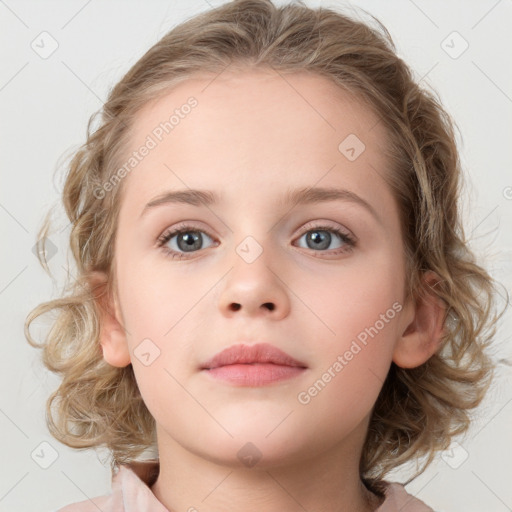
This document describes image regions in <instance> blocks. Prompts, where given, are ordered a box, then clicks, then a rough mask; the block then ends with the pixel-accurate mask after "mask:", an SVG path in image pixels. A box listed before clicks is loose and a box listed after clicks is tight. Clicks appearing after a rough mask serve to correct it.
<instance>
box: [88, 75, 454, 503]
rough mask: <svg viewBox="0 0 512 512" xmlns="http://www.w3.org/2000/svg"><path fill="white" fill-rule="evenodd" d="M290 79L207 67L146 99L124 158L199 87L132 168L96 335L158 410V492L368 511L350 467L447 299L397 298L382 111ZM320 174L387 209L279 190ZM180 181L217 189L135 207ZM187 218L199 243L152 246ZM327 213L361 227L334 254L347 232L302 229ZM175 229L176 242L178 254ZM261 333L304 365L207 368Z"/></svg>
mask: <svg viewBox="0 0 512 512" xmlns="http://www.w3.org/2000/svg"><path fill="white" fill-rule="evenodd" d="M285 78H286V79H284V78H283V76H280V75H279V74H277V73H276V72H274V71H272V70H270V71H269V70H261V69H260V70H257V71H256V70H248V71H244V72H242V73H240V72H238V73H237V74H235V73H229V72H224V73H223V74H221V75H220V76H218V77H217V78H216V79H215V80H214V81H212V77H211V76H208V77H202V76H201V77H199V76H198V77H197V78H194V79H193V80H187V81H186V82H184V83H182V84H180V85H179V86H177V87H175V88H174V89H173V90H172V91H171V92H169V93H168V94H167V95H166V96H165V97H163V98H161V99H159V100H157V101H153V102H151V103H149V104H147V105H145V106H144V108H143V109H142V110H141V111H140V112H139V113H138V115H137V118H136V121H135V124H134V127H133V132H132V136H131V140H130V148H129V151H128V153H131V151H134V150H136V149H137V148H139V147H140V146H141V145H142V144H144V141H145V140H146V138H147V136H148V134H151V133H152V130H153V129H154V128H155V126H158V125H159V123H160V122H162V121H163V120H165V119H168V117H169V112H172V111H173V110H174V109H175V108H179V107H180V106H181V105H183V104H184V103H186V101H187V99H188V98H189V97H190V96H194V97H195V98H196V99H197V101H198V105H197V107H195V108H194V109H193V110H192V112H191V113H190V114H189V115H188V116H186V117H185V118H184V119H181V120H180V124H179V125H178V126H176V127H175V128H174V130H173V131H172V133H170V134H169V135H167V136H166V137H164V138H163V140H162V141H161V142H160V143H159V144H158V146H157V147H156V148H154V149H152V150H151V151H150V153H149V154H148V155H147V156H146V157H145V158H144V159H143V160H142V162H141V163H140V164H138V166H137V167H136V169H134V170H133V171H132V172H131V173H130V174H129V175H128V176H127V177H126V178H125V179H124V180H125V181H124V182H123V187H124V190H123V199H122V205H121V210H120V216H119V220H118V222H119V224H118V234H117V238H116V240H115V265H116V279H117V281H116V282H117V286H116V291H115V295H114V297H113V298H112V302H111V303H110V305H109V306H110V311H111V312H112V314H111V315H109V314H107V313H104V318H103V327H102V333H101V345H102V348H103V354H104V358H105V360H106V361H107V362H108V363H109V364H111V365H113V366H119V367H122V366H127V365H128V364H130V363H131V364H132V365H133V370H134V372H135V376H136V379H137V383H138V386H139V388H140V392H141V394H142V397H143V399H144V401H145V403H146V405H147V407H148V409H149V411H150V412H151V414H152V415H153V416H154V418H155V420H156V423H157V437H158V449H159V455H160V475H159V478H158V480H157V482H156V483H155V484H154V485H153V487H152V491H153V493H154V494H155V496H156V497H157V498H158V499H159V500H160V501H161V502H162V503H163V504H164V505H165V506H166V507H167V508H168V509H169V510H170V511H178V510H188V509H189V508H190V507H196V508H198V509H200V510H201V511H205V512H209V511H214V510H223V511H226V512H229V511H231V510H233V511H234V510H244V511H246V512H256V511H258V512H259V511H261V510H266V511H267V512H273V511H283V510H286V511H299V510H300V511H303V510H304V509H305V510H315V511H330V512H332V511H351V512H354V511H357V512H359V511H371V510H375V509H376V508H377V507H378V505H379V504H380V500H379V498H378V497H376V496H375V495H374V494H373V493H371V492H369V491H368V490H367V489H366V488H365V487H364V485H363V484H362V483H361V481H360V478H359V473H358V465H359V459H360V456H361V451H362V447H363V443H364V438H365V435H366V431H367V426H368V421H369V418H370V416H371V410H372V407H373V405H374V403H375V401H376V399H377V396H378V394H379V391H380V389H381V387H382V384H383V382H384V379H385V377H386V374H387V373H388V370H389V367H390V365H391V362H392V361H394V362H395V363H396V364H397V365H399V366H402V367H406V368H412V367H415V366H418V365H420V364H422V363H424V362H425V361H426V360H427V359H428V358H429V357H430V356H431V355H432V354H433V353H434V352H435V351H436V350H437V348H438V343H439V341H440V338H441V336H442V322H443V313H444V310H443V306H442V304H441V302H440V301H438V300H435V299H434V298H431V300H424V301H418V302H416V303H415V302H414V301H409V302H405V298H404V295H403V290H404V282H405V273H404V272H405V271H404V268H405V266H404V265H405V261H404V253H403V241H402V236H401V232H400V221H399V214H398V209H397V205H396V203H395V201H394V198H393V196H392V194H391V191H390V190H389V188H388V186H387V185H386V183H385V181H384V179H383V177H382V175H383V173H385V172H390V170H389V169H388V168H387V162H386V160H385V158H384V156H383V147H384V146H385V144H386V133H385V131H384V129H383V127H382V124H379V123H378V118H377V117H376V116H375V115H374V114H373V113H372V112H371V111H370V110H369V109H368V108H367V107H366V106H365V105H363V104H362V103H361V102H358V101H355V100H354V99H353V98H352V97H351V96H349V95H348V94H347V93H346V92H344V91H342V90H340V89H339V88H337V87H336V86H334V85H333V84H331V83H330V82H328V81H327V80H326V79H325V78H322V77H319V76H315V75H312V74H307V73H302V72H300V73H294V74H288V75H286V77H285ZM349 134H356V135H357V137H358V138H359V139H360V140H361V141H363V142H364V144H365V146H366V149H365V151H364V152H363V153H362V154H361V155H360V156H359V157H358V158H357V159H356V160H354V161H349V160H348V159H347V158H346V157H345V155H344V154H342V153H341V152H340V151H339V150H338V145H339V144H340V142H341V141H343V140H344V139H345V138H346V137H347V135H349ZM128 153H127V154H128ZM377 170H379V172H377ZM311 186H317V187H318V186H322V187H330V186H332V187H337V188H344V189H348V190H350V191H352V192H354V193H356V194H357V195H359V196H360V197H362V198H363V199H364V200H365V201H367V202H368V203H369V204H370V205H371V206H372V207H373V208H374V209H375V211H376V213H377V215H378V220H377V219H375V218H374V217H373V216H372V215H371V214H370V213H369V212H368V211H366V210H365V209H364V208H363V207H362V206H360V205H358V204H356V203H354V202H350V201H344V200H335V201H329V202H323V203H318V204H309V205H296V206H294V205H293V204H284V203H282V202H281V201H282V197H283V195H284V193H285V192H286V191H287V190H288V189H290V188H291V189H295V188H300V187H311ZM188 188H192V189H203V190H204V189H207V190H211V191H213V192H216V193H217V194H219V195H220V198H221V201H220V202H219V203H218V204H214V205H210V206H208V207H206V206H204V205H199V206H194V205H187V204H166V205H160V206H158V207H155V208H151V209H149V211H148V212H147V213H146V214H145V215H144V216H143V217H142V218H140V216H141V212H142V210H143V209H144V206H145V205H146V204H147V203H148V202H149V201H151V200H152V199H153V198H154V197H156V196H158V195H159V194H162V193H163V192H165V191H168V190H177V189H180V190H181V189H188ZM181 221H190V222H193V223H194V229H196V230H197V229H199V230H201V231H202V232H203V233H206V235H207V236H206V235H202V236H203V238H202V239H201V238H200V240H202V242H203V248H202V249H199V250H196V251H195V252H191V253H190V252H189V253H185V256H187V255H188V258H186V259H181V260H180V259H172V258H170V257H169V256H168V255H166V254H165V253H164V251H163V250H162V248H158V247H156V242H157V239H158V238H159V237H160V236H161V235H162V233H164V232H165V231H166V230H167V231H168V230H169V228H172V227H174V226H176V225H177V224H178V223H179V222H181ZM311 223H313V226H311V227H310V226H309V225H308V226H306V224H311ZM326 223H328V225H329V226H332V227H333V228H340V229H343V230H345V231H348V232H349V233H351V234H352V235H353V236H354V237H355V238H356V239H357V244H356V246H355V247H354V248H353V250H351V251H345V252H341V253H340V250H341V249H343V248H346V245H345V244H344V242H343V241H340V240H338V239H337V237H336V236H335V235H334V234H332V242H331V245H330V246H329V247H328V248H327V249H318V248H316V247H315V246H314V245H312V244H311V242H309V244H308V242H307V239H306V236H305V234H306V233H308V232H309V233H310V232H311V230H313V232H314V228H315V225H316V226H318V225H324V224H326ZM305 226H306V229H305ZM199 236H201V235H199ZM248 236H251V237H253V239H254V240H256V241H257V243H258V244H259V246H260V247H261V249H262V253H261V255H260V256H259V257H258V258H256V259H255V261H253V262H252V263H248V262H247V261H245V260H244V259H243V258H242V257H240V256H239V254H238V253H237V251H236V249H237V247H238V246H239V245H240V244H241V242H242V241H243V240H244V239H245V238H246V237H248ZM177 238H178V237H174V239H173V240H174V242H168V243H167V246H168V247H172V248H174V249H175V250H177V249H176V247H177ZM171 244H172V245H171ZM183 245H184V244H183V243H182V244H181V247H183ZM182 252H183V250H182ZM337 252H338V254H335V253H337ZM95 279H97V282H98V283H101V282H103V283H104V282H105V280H106V279H107V276H106V275H104V274H100V273H97V275H96V277H95ZM435 279H436V276H435V275H433V274H432V273H429V274H426V275H425V282H430V283H431V284H432V283H433V282H434V281H435ZM269 303H272V305H273V308H269V307H267V305H268V304H269ZM394 303H399V304H400V306H401V311H400V312H399V313H397V314H396V315H395V316H394V318H393V319H392V320H389V321H388V323H386V325H385V327H384V328H383V329H381V330H379V332H378V334H377V335H375V336H374V337H373V338H370V340H369V342H368V344H367V346H365V347H364V348H363V349H362V350H361V351H360V352H358V353H357V355H355V356H354V357H353V359H352V360H351V361H349V362H348V364H347V365H346V366H344V368H343V370H342V371H341V372H339V373H338V374H337V375H336V377H335V378H332V379H331V381H330V382H329V383H328V384H327V385H326V386H325V388H324V389H323V390H322V391H321V392H320V393H318V394H317V395H316V396H315V397H313V398H311V400H310V402H309V403H307V404H301V403H300V402H299V401H298V399H297V396H298V394H299V393H300V392H301V391H304V390H308V388H310V386H311V385H312V384H313V383H314V382H315V381H316V380H317V379H319V378H321V376H322V374H323V373H324V372H325V371H326V370H327V368H329V367H332V365H333V363H334V362H335V361H336V360H337V357H338V356H339V355H340V354H344V353H345V352H346V350H348V349H349V348H350V346H351V343H352V341H353V340H354V339H356V337H357V335H358V334H359V333H361V332H362V331H364V329H365V328H367V327H370V326H372V325H374V324H375V322H376V321H377V320H378V319H379V317H380V315H381V314H384V313H386V311H387V310H389V309H390V308H391V307H392V305H393V304H394ZM233 304H237V305H239V307H238V309H237V308H235V307H232V305H233ZM144 339H150V340H151V343H153V344H154V345H150V346H151V347H154V346H156V347H158V350H159V351H160V355H159V356H158V357H157V358H156V359H155V360H154V361H153V362H152V363H151V364H150V365H149V366H146V365H144V364H143V363H142V362H141V361H140V360H139V358H138V357H137V356H136V355H135V352H134V351H135V349H136V348H137V346H138V345H139V344H140V343H141V341H142V340H144ZM259 341H267V342H269V343H271V344H274V345H275V346H277V347H279V348H280V349H282V350H283V351H285V352H287V353H288V354H290V355H292V357H295V358H296V359H299V360H300V361H303V362H305V363H306V365H307V367H308V368H307V370H305V371H304V372H303V373H302V374H301V375H299V376H297V377H295V378H293V379H289V380H285V381H281V382H278V383H273V384H271V385H266V386H262V387H235V386H232V385H229V384H225V383H223V382H220V381H214V380H212V379H210V378H208V376H207V375H205V373H204V372H201V371H199V370H198V367H199V366H200V364H201V363H202V362H204V361H206V360H207V359H209V358H210V357H212V356H213V355H215V354H216V353H217V352H219V351H221V350H222V349H224V348H226V347H229V346H231V345H233V344H235V343H240V342H245V343H247V344H252V343H257V342H259ZM248 442H251V443H252V444H253V445H254V446H256V447H257V450H258V452H259V453H260V454H261V459H260V460H259V462H258V463H257V464H256V465H254V466H253V467H247V466H246V465H244V464H243V463H242V462H241V460H240V459H239V458H238V456H237V452H238V451H239V450H240V449H241V448H242V447H243V446H244V445H246V443H248ZM203 500H204V501H203Z"/></svg>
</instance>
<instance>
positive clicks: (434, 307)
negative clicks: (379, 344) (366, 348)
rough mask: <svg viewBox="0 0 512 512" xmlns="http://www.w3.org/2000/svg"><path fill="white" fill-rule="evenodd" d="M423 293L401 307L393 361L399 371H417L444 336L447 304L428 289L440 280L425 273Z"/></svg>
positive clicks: (435, 275)
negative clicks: (399, 331)
mask: <svg viewBox="0 0 512 512" xmlns="http://www.w3.org/2000/svg"><path fill="white" fill-rule="evenodd" d="M423 279H424V283H425V284H424V287H425V293H424V294H423V295H422V296H421V297H420V298H418V299H417V300H416V302H414V300H411V302H410V303H409V304H408V305H407V307H406V308H404V311H403V318H404V319H405V326H404V327H403V328H402V333H401V334H400V335H399V338H398V340H397V342H396V344H395V349H394V351H393V362H394V363H395V364H396V365H397V366H400V367H401V368H416V367H417V366H420V365H422V364H423V363H425V362H426V361H427V360H428V359H430V357H431V356H432V355H433V354H435V352H436V351H437V350H438V349H439V347H440V343H441V341H442V338H443V335H444V319H445V313H446V305H445V303H444V301H443V300H442V299H441V298H439V297H438V296H437V295H436V294H435V292H434V290H431V287H433V286H435V284H436V282H438V281H439V280H440V278H439V276H438V275H437V274H436V273H435V272H432V271H428V272H427V273H426V274H425V276H424V278H423Z"/></svg>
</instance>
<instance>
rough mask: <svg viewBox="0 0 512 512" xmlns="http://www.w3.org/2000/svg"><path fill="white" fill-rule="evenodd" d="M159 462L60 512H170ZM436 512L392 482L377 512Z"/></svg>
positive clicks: (127, 471)
mask: <svg viewBox="0 0 512 512" xmlns="http://www.w3.org/2000/svg"><path fill="white" fill-rule="evenodd" d="M156 468H158V463H151V464H150V463H135V464H132V465H129V466H120V468H119V471H118V472H117V474H116V475H115V476H114V477H113V478H112V492H111V493H110V494H107V495H106V496H99V497H97V498H92V499H91V500H86V501H81V502H80V503H73V504H71V505H67V506H66V507H64V508H61V509H59V510H58V511H57V512H98V510H101V512H169V511H168V509H166V508H165V507H164V506H163V505H162V503H160V502H159V501H158V500H157V499H156V497H155V495H154V494H153V493H152V492H151V489H150V486H151V485H152V484H153V482H154V481H155V473H154V471H155V469H156ZM398 511H400V512H434V511H433V510H432V509H431V508H430V507H428V506H427V505H425V503H423V502H422V501H420V500H418V499H417V498H415V497H414V496H411V495H410V494H409V493H408V492H407V491H406V490H405V488H404V486H403V485H401V484H397V483H392V482H388V483H387V487H386V491H385V500H384V502H383V503H382V505H381V506H380V507H379V508H378V509H377V510H376V511H375V512H398Z"/></svg>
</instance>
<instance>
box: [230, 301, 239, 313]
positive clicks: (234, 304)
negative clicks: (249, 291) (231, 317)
mask: <svg viewBox="0 0 512 512" xmlns="http://www.w3.org/2000/svg"><path fill="white" fill-rule="evenodd" d="M240 307H241V306H240V304H237V303H236V302H234V303H233V304H231V306H230V309H231V310H232V311H238V310H239V309H240Z"/></svg>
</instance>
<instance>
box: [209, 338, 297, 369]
mask: <svg viewBox="0 0 512 512" xmlns="http://www.w3.org/2000/svg"><path fill="white" fill-rule="evenodd" d="M251 363H272V364H279V365H283V366H299V367H303V368H306V365H305V364H304V363H302V362H301V361H297V359H294V358H293V357H292V356H290V355H289V354H287V353H286V352H283V351H282V350H280V349H278V348H277V347H275V346H274V345H271V344H269V343H258V344H255V345H245V344H238V345H232V346H231V347H228V348H226V349H224V350H222V351H221V352H219V353H218V354H216V355H215V356H213V357H212V358H211V359H209V360H208V361H206V362H205V363H203V364H202V365H201V369H202V370H205V369H207V370H210V369H212V368H218V367H219V366H226V365H230V364H251Z"/></svg>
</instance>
